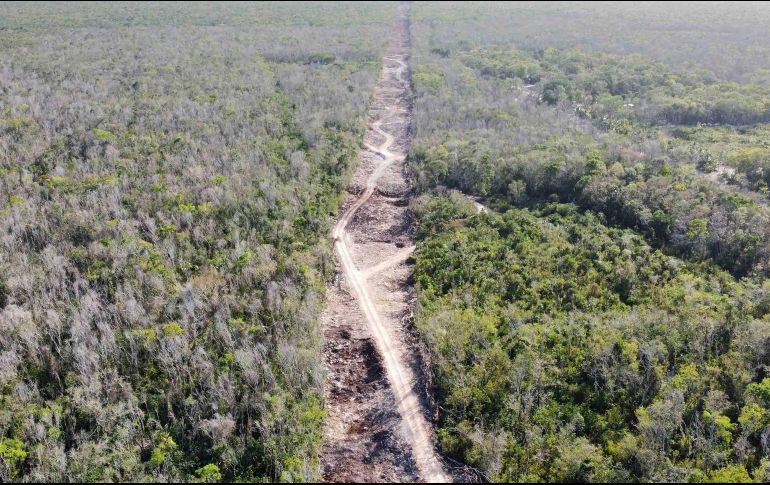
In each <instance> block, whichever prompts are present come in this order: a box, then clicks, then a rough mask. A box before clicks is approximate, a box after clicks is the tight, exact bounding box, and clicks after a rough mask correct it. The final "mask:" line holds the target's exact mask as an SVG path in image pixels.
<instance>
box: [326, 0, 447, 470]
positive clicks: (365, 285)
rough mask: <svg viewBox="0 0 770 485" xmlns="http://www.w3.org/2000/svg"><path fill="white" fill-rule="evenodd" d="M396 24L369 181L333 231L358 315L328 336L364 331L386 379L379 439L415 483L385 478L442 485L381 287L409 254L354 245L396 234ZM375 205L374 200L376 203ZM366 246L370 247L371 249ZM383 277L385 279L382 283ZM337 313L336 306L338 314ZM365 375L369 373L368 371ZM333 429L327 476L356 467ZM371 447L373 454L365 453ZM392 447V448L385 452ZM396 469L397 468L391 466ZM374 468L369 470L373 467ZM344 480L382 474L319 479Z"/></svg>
mask: <svg viewBox="0 0 770 485" xmlns="http://www.w3.org/2000/svg"><path fill="white" fill-rule="evenodd" d="M399 15H400V16H402V17H403V16H405V15H408V9H404V8H400V9H399ZM400 22H401V24H400V28H401V31H399V24H398V23H397V29H396V32H395V34H394V35H395V36H396V38H395V39H394V41H393V43H392V44H393V45H392V46H391V50H390V52H389V55H387V56H385V57H384V67H383V76H382V80H381V82H380V84H379V85H378V87H377V89H376V91H375V96H374V107H373V108H372V110H373V114H372V120H373V121H371V122H370V125H369V133H367V137H366V139H367V140H368V141H367V142H366V143H365V144H364V147H365V150H364V152H363V153H362V156H363V157H364V158H365V159H368V160H369V161H370V164H369V166H368V167H366V166H364V167H362V168H361V169H360V170H361V171H365V172H366V173H368V176H367V177H366V180H365V182H364V183H363V190H362V191H361V192H360V193H359V194H358V195H357V196H356V197H355V199H354V200H352V201H351V203H350V204H349V205H348V206H347V208H346V210H345V211H344V212H343V214H342V216H341V217H340V218H339V220H338V222H337V224H336V225H335V226H334V229H333V231H332V236H333V237H334V240H335V243H334V246H335V252H336V255H337V259H338V264H339V271H340V273H341V277H342V278H343V279H344V282H345V284H346V287H347V289H348V291H349V293H350V295H352V296H353V298H354V300H355V304H356V306H357V307H358V310H360V316H359V317H358V318H356V317H351V316H350V314H351V309H350V308H349V307H348V308H346V309H344V310H342V311H337V314H336V315H335V316H336V320H337V327H332V328H333V329H339V328H340V323H339V321H340V320H342V321H343V324H344V323H345V321H347V322H348V325H350V321H351V320H353V321H354V322H355V324H357V325H360V326H365V330H366V334H367V337H366V338H365V339H363V338H362V339H359V340H369V339H370V340H371V342H372V345H373V347H374V350H375V351H376V353H377V354H378V357H379V365H380V366H381V370H382V373H383V374H384V375H385V379H384V381H385V382H386V386H387V388H389V389H386V392H387V393H388V395H389V396H390V400H389V403H390V404H389V405H390V406H392V407H394V408H395V411H396V413H394V414H396V416H397V418H395V419H391V420H390V421H387V423H389V424H386V425H384V426H383V427H384V428H385V431H382V432H383V433H384V432H387V433H397V434H398V436H399V438H398V439H396V438H394V439H393V440H391V441H397V444H396V446H395V447H396V448H398V447H405V448H408V449H406V450H403V452H404V456H405V458H406V459H405V460H401V461H409V462H410V463H411V466H412V468H413V469H414V470H415V471H416V477H415V476H414V475H412V476H411V477H410V476H408V475H404V474H403V472H399V471H395V472H392V474H391V475H390V476H388V478H389V479H394V478H395V479H397V480H400V481H403V480H406V481H409V480H410V479H413V478H418V479H420V480H422V481H426V482H434V483H435V482H449V481H451V479H450V477H449V475H448V474H447V473H446V471H445V470H444V467H443V465H442V463H441V461H440V460H439V458H438V456H437V454H436V452H435V449H434V439H433V429H432V427H431V425H430V423H429V422H428V420H427V419H426V417H425V414H426V413H425V409H424V407H423V403H422V400H421V397H420V395H419V394H418V392H416V389H420V385H419V384H420V383H419V382H418V379H419V376H417V375H416V374H415V370H414V366H413V358H412V356H411V355H410V352H411V349H410V348H409V345H408V344H407V343H406V342H405V338H404V333H403V329H402V327H401V322H400V321H399V320H398V319H397V318H396V317H395V316H394V315H395V312H394V311H393V305H392V304H391V303H390V302H392V301H396V300H399V299H401V300H403V296H402V294H401V292H400V291H399V290H393V294H388V293H389V291H390V288H391V287H388V286H387V285H385V284H384V283H383V281H384V280H386V279H388V277H390V281H391V283H392V281H393V280H397V279H398V277H395V276H393V275H395V274H397V273H398V271H397V270H394V269H393V266H399V265H401V266H402V267H403V263H404V261H405V260H406V259H407V257H408V256H409V254H411V252H412V250H413V249H414V246H413V244H408V245H407V244H405V243H403V242H402V243H401V244H399V245H397V246H392V247H391V245H388V244H389V243H390V242H392V241H390V240H385V239H387V238H380V240H376V241H369V243H370V246H367V245H366V243H365V242H361V240H362V239H365V236H371V234H374V233H376V232H377V231H378V230H379V231H381V230H382V227H391V226H395V224H396V222H395V219H397V218H398V216H395V215H394V214H395V213H397V212H396V210H395V209H394V210H387V209H382V207H383V205H384V204H386V202H383V200H382V197H381V192H383V191H385V190H386V189H385V188H384V186H388V185H389V184H390V185H392V184H393V183H399V182H401V183H402V182H403V179H402V178H401V176H400V175H399V174H400V172H402V163H403V161H404V158H405V154H404V152H405V149H406V148H405V147H406V146H408V140H404V138H406V136H407V134H408V123H409V120H410V117H411V112H410V111H409V109H410V107H411V104H410V103H409V101H408V100H409V94H410V91H409V90H410V89H411V84H410V82H409V81H408V79H407V73H408V67H407V63H406V60H407V59H408V57H409V47H410V46H409V41H408V18H406V19H401V20H400ZM405 26H406V27H405ZM405 29H407V32H406V33H404V32H403V30H405ZM394 180H395V182H394ZM383 184H384V185H383ZM376 198H379V200H377V201H375V200H374V199H376ZM378 204H379V205H378ZM362 213H364V214H362ZM362 235H363V236H362ZM377 245H379V246H377ZM386 245H387V246H386ZM371 246H375V247H374V248H372V247H371ZM386 273H392V274H391V275H387V274H386ZM399 274H400V273H399ZM402 303H403V302H402ZM334 304H335V302H334V301H331V302H330V303H329V305H330V306H334ZM342 305H343V304H339V305H338V306H342ZM396 306H398V304H397V305H396ZM401 306H403V305H401ZM332 310H334V309H332ZM327 327H328V325H327ZM349 333H350V330H346V331H345V333H344V334H343V335H344V338H349V335H348V334H349ZM325 334H326V335H327V339H329V335H332V336H334V335H340V334H341V333H339V332H338V333H332V332H329V331H325ZM332 338H333V337H332ZM334 344H335V343H334V342H330V345H331V346H332V347H331V349H332V350H331V353H332V354H333V357H335V359H333V362H334V363H336V365H337V366H338V367H339V365H340V362H342V363H344V360H343V359H339V358H337V357H338V356H339V355H340V354H342V353H343V352H342V351H341V350H340V346H336V347H335V346H334ZM349 347H350V346H349V345H348V347H347V348H346V349H347V351H348V359H350V356H349ZM363 348H365V347H363ZM328 360H329V359H327V361H328ZM333 365H334V364H333ZM373 368H377V366H373ZM375 370H376V369H375ZM335 373H336V374H338V376H334V375H333V376H332V377H333V378H335V379H336V386H337V388H336V389H335V391H336V392H337V395H335V398H337V399H340V396H342V397H343V398H345V399H349V401H350V402H351V403H355V402H356V399H355V396H350V393H348V394H342V393H341V392H340V391H339V388H340V387H342V385H343V383H342V381H344V380H345V379H343V378H344V377H346V376H344V375H343V376H342V377H339V374H341V373H342V372H341V371H340V369H332V374H335ZM369 373H370V374H371V373H372V370H371V369H370V371H369ZM332 404H334V405H336V409H332V410H331V413H332V414H334V415H335V416H332V420H336V421H341V420H345V419H348V420H349V421H355V422H356V426H355V427H356V429H368V428H370V427H372V428H374V427H376V426H377V425H378V423H377V422H376V421H377V420H376V419H372V418H371V414H372V413H371V411H369V415H368V416H367V417H364V418H360V416H357V415H356V414H357V413H358V414H360V412H357V411H356V409H357V408H356V407H355V406H359V407H360V406H361V405H360V404H357V405H356V404H351V406H353V407H352V408H350V409H352V410H345V411H341V410H340V408H341V407H344V403H343V404H342V405H340V403H339V402H337V403H332ZM333 426H336V429H335V430H334V431H333V432H331V433H328V434H334V435H335V436H332V439H334V438H336V437H338V436H339V435H344V437H343V438H340V439H339V441H340V442H343V441H344V440H345V439H347V442H345V444H344V445H339V447H338V448H334V449H332V451H331V452H328V453H325V458H324V459H325V461H327V468H329V469H332V470H335V465H336V464H334V463H331V464H329V463H328V462H330V461H331V462H333V461H334V460H340V462H344V465H341V466H344V467H347V468H352V467H355V466H356V465H355V464H354V463H351V461H352V460H351V458H350V457H349V456H335V453H336V454H337V455H345V454H346V453H345V450H346V448H345V446H347V447H348V448H349V449H352V448H354V446H355V444H351V442H355V441H356V437H355V436H354V437H353V438H352V439H351V438H350V437H349V435H350V434H351V431H350V429H351V427H350V426H347V424H346V423H339V422H338V423H333ZM388 427H398V428H399V429H398V430H393V429H387V428H388ZM365 439H368V438H367V437H366V436H364V437H363V438H361V439H360V441H363V440H365ZM401 445H403V446H401ZM378 446H379V445H377V446H372V448H377V447H378ZM391 447H393V445H392V444H391ZM351 453H353V451H351ZM365 453H366V456H365V457H364V458H363V460H364V461H366V460H372V461H376V459H377V458H376V457H374V458H373V457H372V455H374V453H371V451H369V450H367V451H366V452H365ZM395 461H399V460H398V459H396V460H395ZM369 465H370V463H369V464H368V463H364V464H363V466H364V467H365V466H369ZM374 465H375V466H376V463H375V464H374ZM337 468H339V467H337ZM351 477H353V478H357V479H361V480H366V481H369V480H371V481H382V480H383V479H384V478H385V477H386V476H385V475H384V474H380V475H366V474H365V472H360V471H359V472H356V473H352V472H350V471H349V470H348V471H346V470H343V471H340V470H335V471H334V472H333V473H331V474H329V473H325V478H326V479H331V480H341V479H350V478H351Z"/></svg>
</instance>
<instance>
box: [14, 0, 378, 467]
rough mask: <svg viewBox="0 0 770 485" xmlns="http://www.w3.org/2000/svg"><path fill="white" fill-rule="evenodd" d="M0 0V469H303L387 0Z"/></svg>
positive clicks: (315, 429) (308, 460)
mask: <svg viewBox="0 0 770 485" xmlns="http://www.w3.org/2000/svg"><path fill="white" fill-rule="evenodd" d="M0 9H2V11H3V15H0V18H2V19H3V20H2V21H0V22H2V23H3V26H2V28H0V45H2V46H3V47H1V48H0V50H1V51H2V55H1V56H0V59H2V60H0V93H1V94H0V147H2V149H1V150H0V197H1V199H0V214H1V215H0V227H1V230H0V232H1V233H2V240H1V241H0V481H10V480H28V481H76V482H77V481H86V482H90V481H204V482H208V481H220V480H228V481H232V480H246V481H252V480H269V481H277V480H281V481H299V480H312V479H315V478H317V477H318V476H319V475H318V473H319V464H318V452H319V446H320V439H321V425H322V423H323V418H324V411H323V407H322V402H321V393H320V388H321V384H322V374H321V370H320V357H319V353H320V352H319V348H320V334H319V330H318V323H317V317H318V314H319V311H320V308H321V306H322V303H323V292H324V281H325V278H326V277H328V276H329V275H330V272H331V270H332V268H333V263H332V253H331V244H330V242H329V241H328V239H327V238H326V234H327V233H328V230H329V227H330V221H331V219H332V217H333V215H334V213H335V212H336V210H337V207H338V205H339V202H340V200H341V199H340V197H341V195H340V194H341V192H342V189H343V188H344V187H345V186H346V183H347V179H348V177H349V175H350V173H351V170H352V168H353V167H354V161H355V155H356V153H357V150H358V147H359V144H360V140H361V137H362V134H363V130H364V127H365V112H366V109H367V107H368V104H369V98H370V96H371V92H372V89H373V86H374V83H375V81H376V79H377V76H378V71H379V66H380V62H381V61H380V59H381V55H382V51H383V49H384V45H385V40H386V38H387V36H386V35H385V34H386V33H387V32H388V31H389V28H390V23H391V21H392V15H393V5H392V4H383V5H380V4H365V5H353V4H349V5H342V6H337V7H334V8H332V7H331V6H329V5H324V4H318V3H307V4H300V5H295V4H292V5H291V6H288V5H277V4H275V5H273V4H227V5H213V4H195V5H186V4H185V5H182V4H152V5H150V4H121V3H110V4H88V3H69V4H47V5H44V6H39V5H28V4H4V5H3V6H2V7H0ZM5 14H8V15H5Z"/></svg>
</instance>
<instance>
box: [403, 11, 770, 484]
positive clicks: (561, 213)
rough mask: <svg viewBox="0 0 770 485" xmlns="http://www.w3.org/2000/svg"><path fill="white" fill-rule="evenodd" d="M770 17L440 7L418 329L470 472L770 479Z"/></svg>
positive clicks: (427, 69)
mask: <svg viewBox="0 0 770 485" xmlns="http://www.w3.org/2000/svg"><path fill="white" fill-rule="evenodd" d="M769 20H770V11H768V10H767V6H766V5H756V4H755V5H751V6H746V5H744V6H741V7H738V6H736V8H730V9H726V8H724V6H719V5H714V4H710V5H706V4H677V3H674V4H667V5H666V6H663V5H662V4H660V3H657V4H656V3H648V2H645V3H642V4H638V3H636V4H601V5H598V4H592V3H583V2H580V3H578V2H571V3H566V4H565V3H548V4H531V3H525V4H521V3H518V2H517V3H511V4H500V3H494V4H493V3H484V4H474V5H473V6H472V7H471V6H469V5H465V4H460V3H451V4H442V3H437V2H428V3H418V4H416V6H415V27H414V32H415V39H416V41H417V43H416V46H415V60H414V68H413V69H414V83H415V90H416V93H417V99H416V107H415V120H414V131H415V140H414V145H413V147H412V151H411V154H410V157H409V165H410V169H411V174H412V177H413V179H414V183H415V187H416V188H417V190H418V191H419V192H420V193H421V194H422V195H420V197H419V198H417V199H416V200H415V202H414V203H413V210H414V213H415V215H416V218H417V223H418V227H417V231H418V237H419V243H418V246H417V251H416V253H415V256H414V262H415V284H416V286H417V290H418V293H419V308H418V310H417V313H416V325H417V328H418V329H419V332H420V334H421V336H422V339H423V341H424V342H425V343H426V346H427V348H429V349H430V350H431V354H432V362H433V363H432V372H433V374H434V377H435V381H436V386H437V398H438V401H439V405H440V408H441V410H442V413H441V418H440V423H439V441H440V446H441V449H442V450H443V451H444V452H445V453H447V454H448V455H449V456H450V457H453V458H454V459H457V460H460V461H463V462H465V463H467V464H469V465H471V466H473V467H475V468H476V469H478V471H479V472H480V473H481V474H482V475H483V476H485V477H486V478H487V479H489V480H492V481H562V482H565V481H566V482H574V481H716V482H723V481H751V480H756V481H767V480H768V479H770V399H768V396H770V394H769V393H768V389H770V387H769V386H770V375H768V370H770V367H768V366H769V365H770V352H768V349H770V314H768V312H770V306H768V301H770V300H768V296H770V284H769V283H767V282H766V278H767V277H768V275H770V243H768V241H770V207H768V182H770V172H769V171H768V169H770V167H769V166H768V163H770V141H768V138H767V133H768V126H770V125H768V124H767V123H768V122H770V84H769V83H768V82H769V81H770V80H768V78H767V71H766V69H765V68H766V66H767V65H768V57H767V56H768V53H769V52H770V51H769V50H768V46H767V45H766V43H765V42H764V41H763V39H766V38H767V26H768V25H770V23H768V21H769ZM468 196H470V197H472V198H473V199H475V200H477V201H480V202H482V203H483V204H485V205H486V206H487V209H486V210H485V211H482V212H477V209H476V206H475V205H474V203H473V202H472V201H471V200H470V199H469V198H468Z"/></svg>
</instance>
